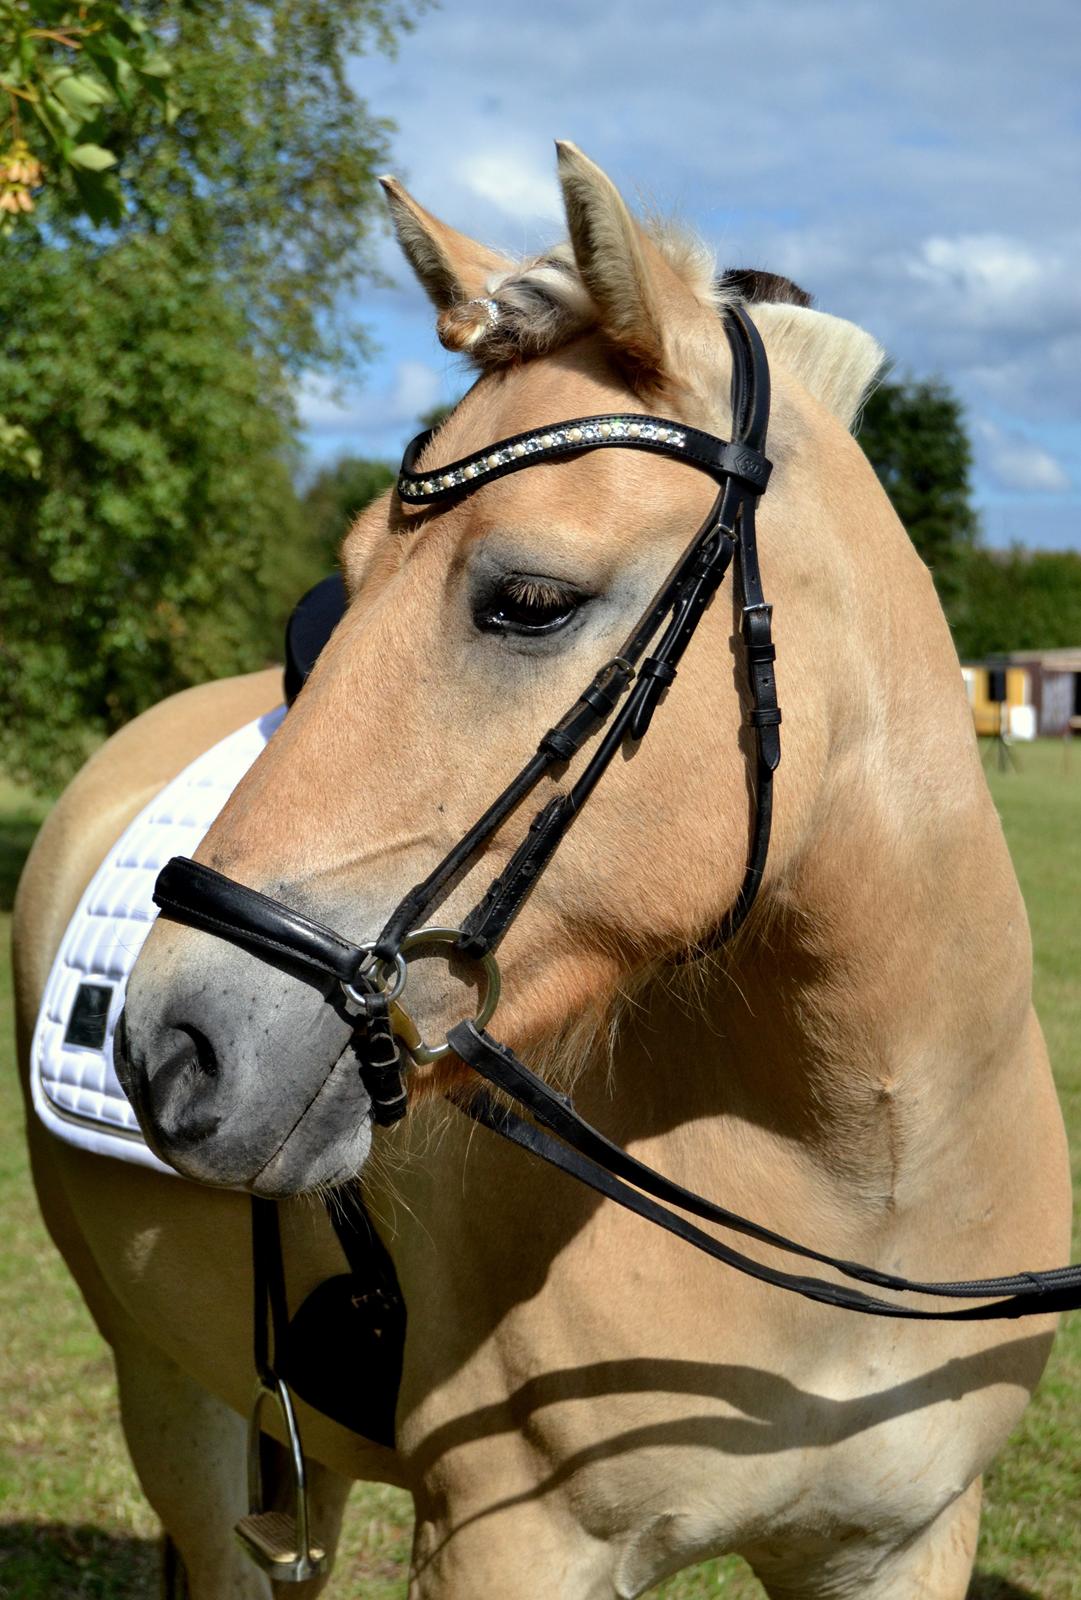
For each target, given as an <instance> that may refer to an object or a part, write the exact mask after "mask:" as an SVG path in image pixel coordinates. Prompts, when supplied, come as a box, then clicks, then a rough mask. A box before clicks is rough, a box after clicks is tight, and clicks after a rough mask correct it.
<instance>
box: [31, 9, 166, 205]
mask: <svg viewBox="0 0 1081 1600" xmlns="http://www.w3.org/2000/svg"><path fill="white" fill-rule="evenodd" d="M170 73H171V67H170V63H169V60H168V57H167V56H166V55H165V53H164V51H163V50H162V48H161V43H160V40H159V38H158V37H157V36H156V35H155V33H154V32H153V31H152V30H150V29H149V28H148V27H147V25H146V23H145V21H144V20H143V18H142V17H141V16H140V15H139V14H138V12H137V11H135V10H132V9H130V8H125V7H123V6H121V5H119V4H117V3H116V0H34V3H33V4H32V5H31V4H30V3H29V0H0V235H2V234H3V233H5V232H6V233H10V232H11V231H12V229H13V228H14V226H15V224H16V223H17V222H23V223H24V225H25V222H26V219H27V217H29V215H30V214H31V213H32V212H33V211H34V210H35V207H36V204H37V202H36V199H35V196H36V195H39V194H40V192H41V190H42V187H43V186H44V185H46V184H48V185H50V186H51V188H50V200H51V201H52V202H53V203H52V206H51V207H50V209H51V210H52V211H53V212H56V211H58V210H63V209H66V210H69V211H74V212H76V213H84V214H85V215H86V216H88V217H89V218H90V219H91V220H92V221H94V222H113V223H116V222H119V221H120V219H121V217H122V216H123V214H124V203H123V200H122V198H121V194H120V189H119V187H118V185H117V182H116V175H115V173H114V171H113V170H112V169H113V168H115V166H116V155H115V153H114V152H113V150H112V149H110V148H109V143H110V142H111V136H112V135H113V134H114V133H115V131H116V129H117V127H118V126H119V124H120V123H121V122H122V121H123V120H124V119H127V118H129V117H130V116H131V114H132V113H133V111H134V110H135V108H136V107H137V106H138V105H139V103H140V101H144V102H146V103H148V104H149V105H151V106H153V107H155V108H156V109H157V112H158V114H159V115H161V116H163V117H164V118H165V120H168V119H169V118H170V117H171V116H172V114H173V113H174V112H175V110H176V102H175V100H174V99H173V97H172V96H171V94H170V86H169V77H170Z"/></svg>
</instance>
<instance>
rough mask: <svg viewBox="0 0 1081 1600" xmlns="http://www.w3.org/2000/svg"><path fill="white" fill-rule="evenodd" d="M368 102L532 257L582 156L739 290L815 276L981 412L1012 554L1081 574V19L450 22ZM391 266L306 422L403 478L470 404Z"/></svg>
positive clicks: (783, 1)
mask: <svg viewBox="0 0 1081 1600" xmlns="http://www.w3.org/2000/svg"><path fill="white" fill-rule="evenodd" d="M352 76H353V81H354V83H355V85H356V87H357V88H358V89H359V91H360V92H361V93H362V94H363V95H364V96H365V98H366V99H367V100H368V102H369V105H370V108H371V110H372V111H373V112H374V113H376V114H378V115H381V116H389V117H391V118H393V119H394V121H395V122H396V123H397V126H398V132H397V133H396V134H395V135H394V136H393V140H392V147H393V150H394V160H393V163H392V168H393V170H394V171H395V172H396V173H397V174H398V175H399V176H400V177H402V178H403V180H404V181H405V182H406V183H407V184H408V185H409V187H410V188H411V189H412V190H413V192H414V193H415V194H416V195H417V197H418V199H420V200H421V201H422V203H423V204H425V205H427V206H428V207H429V208H430V209H431V210H433V211H435V212H437V213H438V214H440V215H442V216H443V217H445V218H446V220H447V221H449V222H451V223H452V224H453V225H454V226H455V227H457V228H460V229H462V230H463V231H465V232H467V233H470V234H473V235H474V236H476V237H478V238H481V239H483V240H485V241H486V242H488V243H490V244H493V245H496V246H498V247H499V248H501V249H502V250H504V251H506V252H507V253H509V254H519V253H524V252H526V251H529V250H533V249H539V248H541V247H542V246H544V245H546V244H550V243H552V242H553V241H554V240H555V239H556V238H559V237H562V234H563V231H564V230H563V228H562V223H561V213H560V208H559V201H558V191H557V188H556V184H555V176H554V174H555V155H554V150H553V144H552V141H553V140H554V139H556V138H570V139H573V140H574V141H575V142H576V143H578V144H579V145H581V146H582V148H583V149H584V150H585V151H586V152H587V154H589V155H590V156H592V157H593V159H594V160H595V161H598V162H599V163H600V164H601V165H602V166H603V167H604V168H605V169H606V170H607V171H608V172H609V173H610V174H611V176H612V177H613V178H614V180H615V181H616V183H618V184H619V186H620V188H621V189H622V190H623V193H624V194H625V195H626V196H627V198H628V199H629V200H631V202H632V203H635V202H636V201H637V202H641V203H644V204H648V205H651V206H654V207H657V208H660V209H662V210H664V211H667V212H674V213H676V214H677V215H678V216H680V217H681V218H682V219H683V220H685V221H686V222H688V223H690V224H691V225H692V226H693V227H695V228H696V229H697V230H698V231H699V232H700V233H701V234H702V235H703V236H704V237H705V238H706V239H707V240H708V241H709V242H710V244H711V245H712V246H713V247H714V248H715V249H716V252H717V257H718V261H719V264H720V265H721V266H747V265H756V266H766V267H770V268H772V269H774V270H775V271H781V272H786V273H788V274H790V275H791V276H792V277H794V278H796V279H797V280H798V281H799V282H801V283H802V284H803V285H804V287H805V288H807V289H809V290H811V292H812V293H813V294H814V295H815V296H816V298H817V301H818V304H819V305H820V306H821V307H822V308H823V310H826V311H832V312H835V313H837V314H838V315H840V316H845V317H850V318H851V319H852V320H853V321H856V322H859V323H861V324H862V325H863V326H864V327H867V328H869V329H870V330H871V331H872V332H873V333H874V334H876V335H877V337H878V338H879V339H880V340H881V341H882V343H883V344H884V345H885V346H886V348H887V350H888V351H889V353H890V355H891V356H892V357H893V359H894V361H895V363H896V365H897V368H898V370H899V371H900V372H901V373H903V374H912V375H914V376H918V377H925V376H941V377H943V378H945V379H946V381H947V382H948V383H949V384H950V385H951V386H952V387H953V388H954V389H955V391H956V392H957V393H958V394H959V395H960V397H961V399H962V400H963V402H964V405H965V408H966V412H967V418H968V424H969V429H970V433H971V436H972V441H973V446H974V449H975V452H976V473H975V492H976V500H977V503H978V506H979V509H980V512H981V516H982V520H983V526H984V531H985V536H986V538H987V540H988V541H989V542H990V543H992V544H1006V543H1009V542H1011V541H1012V540H1015V539H1016V540H1020V541H1022V542H1024V543H1028V544H1038V545H1042V546H1045V547H1057V548H1075V549H1081V381H1079V380H1081V182H1079V179H1081V171H1079V168H1081V159H1079V158H1081V9H1079V7H1078V4H1077V0H1010V3H1009V4H1002V3H996V0H979V3H977V0H939V3H937V4H929V3H926V0H894V3H892V4H891V3H889V0H827V3H823V0H738V3H735V0H671V3H670V4H669V5H667V6H662V5H659V4H646V3H644V0H620V3H618V4H616V3H613V0H593V3H592V4H590V5H588V6H586V5H584V4H581V3H579V4H573V3H570V0H550V3H548V4H546V5H544V6H538V5H529V6H525V5H514V4H512V5H510V6H504V7H500V8H495V7H493V6H491V5H490V4H488V5H481V4H479V3H478V0H444V3H443V4H442V5H441V6H439V7H438V8H435V9H431V10H429V11H427V12H426V13H424V14H423V15H422V16H421V17H420V19H419V23H418V26H417V29H416V31H415V33H413V34H412V35H409V36H407V37H406V38H405V39H404V40H403V42H402V45H401V48H400V51H399V54H398V56H397V59H396V60H388V59H386V58H384V57H380V56H371V57H364V58H358V59H357V60H356V61H355V62H354V64H353V68H352ZM379 260H380V264H381V265H382V266H383V267H384V269H385V270H386V271H387V272H388V273H390V274H391V276H392V278H393V280H394V281H393V285H392V286H391V287H388V288H381V289H375V288H366V289H365V290H364V291H363V292H362V293H360V294H359V295H358V296H357V298H356V303H355V309H356V311H357V313H358V315H359V317H360V318H361V320H362V321H363V322H364V323H365V325H366V326H367V327H368V329H369V330H370V332H371V334H372V336H373V338H374V340H375V341H376V344H377V346H378V351H377V354H376V358H375V360H374V361H373V362H372V363H371V365H370V366H369V367H368V368H367V369H366V372H365V378H364V383H363V386H358V387H357V388H347V389H346V390H345V391H344V392H342V393H341V395H340V396H339V397H338V398H337V399H335V398H333V397H332V396H331V395H329V394H328V393H327V392H326V391H325V389H324V388H323V386H322V385H321V384H320V383H319V382H317V381H313V382H311V383H309V384H308V385H306V387H305V391H304V393H303V395H302V417H303V420H304V424H305V434H306V439H307V441H308V445H309V448H310V451H311V453H312V456H313V458H315V459H325V458H327V457H329V456H333V455H336V454H338V453H344V452H349V453H351V454H359V455H379V456H386V457H396V456H397V455H398V454H399V453H400V450H401V447H402V445H403V443H404V442H405V440H406V439H407V438H408V437H409V436H410V435H411V434H412V433H413V432H414V431H415V419H416V417H417V414H418V412H420V411H422V410H425V409H426V408H428V407H429V406H431V405H433V404H435V403H436V402H437V401H439V400H443V399H447V400H450V399H454V398H456V397H457V396H458V395H459V394H460V393H462V391H463V390H464V388H465V387H466V385H467V382H468V377H467V374H466V373H465V371H464V369H463V368H462V366H461V365H460V363H459V362H458V360H456V359H455V358H453V357H451V356H448V355H447V354H446V353H445V352H444V351H443V350H442V349H441V348H440V346H439V344H438V343H437V341H436V339H435V336H434V333H433V331H432V315H431V312H430V309H429V307H428V303H427V301H426V299H425V297H424V295H423V293H422V292H421V291H420V289H419V288H417V287H416V285H415V284H414V282H413V281H412V279H411V276H410V274H409V272H408V269H407V268H406V267H405V265H404V262H403V261H402V260H401V257H400V256H399V255H398V253H397V250H396V247H395V246H394V245H393V244H392V242H391V241H390V240H389V239H387V240H385V241H384V242H383V244H382V245H381V246H380V248H379Z"/></svg>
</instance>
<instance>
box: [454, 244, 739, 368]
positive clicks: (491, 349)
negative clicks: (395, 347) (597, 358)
mask: <svg viewBox="0 0 1081 1600" xmlns="http://www.w3.org/2000/svg"><path fill="white" fill-rule="evenodd" d="M646 228H647V232H648V233H649V235H650V237H651V239H652V240H653V243H654V244H655V245H656V246H657V248H658V250H659V251H660V252H661V254H662V255H663V256H664V258H665V260H666V261H667V262H668V265H669V266H670V267H671V268H672V270H673V272H674V273H675V274H676V275H677V277H678V278H679V279H680V280H681V282H682V283H684V284H685V285H686V286H687V287H688V288H689V289H690V290H691V292H692V293H693V294H694V295H695V297H696V298H697V299H698V300H699V301H700V302H701V304H703V305H705V306H707V307H709V308H711V309H713V310H717V311H719V310H720V309H721V307H722V306H724V305H727V304H730V303H732V302H733V301H734V300H737V299H739V298H740V296H739V293H738V291H737V290H736V289H735V288H733V287H731V286H729V285H727V284H726V283H725V282H724V281H723V280H722V279H718V277H717V275H716V263H715V261H714V257H713V253H712V252H711V250H710V249H709V247H708V245H706V244H705V242H704V241H703V240H702V239H700V238H699V237H698V236H697V235H696V234H694V233H692V232H691V231H690V230H688V229H685V228H682V227H680V226H678V225H677V224H676V223H673V222H671V221H668V220H663V219H653V220H652V221H650V222H649V223H647V225H646ZM596 323H597V311H596V307H595V306H594V304H593V301H592V299H591V297H590V294H589V291H588V290H587V288H586V286H585V284H584V283H583V282H582V279H581V277H580V275H579V272H578V268H577V266H576V265H575V260H574V252H573V250H572V249H571V246H570V244H569V243H563V244H558V245H556V246H555V247H554V248H553V249H551V250H546V251H545V252H544V254H543V255H539V256H534V257H532V258H531V259H529V260H527V261H524V262H522V263H521V264H520V265H519V266H516V267H514V268H512V269H511V270H510V271H509V272H504V273H497V274H495V275H493V276H492V277H491V278H490V279H489V280H488V283H487V284H486V286H485V298H483V299H477V300H470V301H468V302H466V303H465V304H462V305H457V306H451V307H450V309H449V310H447V311H444V312H443V314H442V316H441V317H440V318H439V322H438V325H437V331H438V334H439V338H440V340H441V342H442V343H443V344H444V345H445V346H446V348H447V349H448V350H456V351H461V352H462V353H463V354H465V355H468V356H469V358H470V360H472V361H475V362H476V363H477V365H478V366H480V367H482V368H487V367H496V366H505V365H507V364H508V363H509V362H514V361H522V360H527V359H529V358H530V357H533V356H540V355H547V354H548V353H550V352H551V351H552V350H557V349H559V348H560V346H562V345H565V344H568V343H569V342H570V341H571V340H572V339H576V338H578V337H579V336H580V335H581V334H584V333H586V332H588V331H589V329H590V328H592V327H595V326H596Z"/></svg>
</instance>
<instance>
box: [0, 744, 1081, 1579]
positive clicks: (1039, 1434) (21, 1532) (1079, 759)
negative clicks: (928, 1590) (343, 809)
mask: <svg viewBox="0 0 1081 1600" xmlns="http://www.w3.org/2000/svg"><path fill="white" fill-rule="evenodd" d="M1018 760H1019V763H1020V771H1018V772H1016V773H1014V772H1007V773H999V772H997V771H994V772H992V773H991V782H992V788H993V790H994V793H995V797H996V800H997V802H998V805H999V809H1000V811H1001V814H1002V819H1003V823H1004V825H1005V828H1006V833H1007V836H1008V838H1009V840H1010V845H1011V848H1012V850H1013V853H1014V860H1015V861H1016V863H1017V870H1018V872H1019V874H1020V878H1021V883H1022V887H1023V888H1024V891H1025V896H1026V899H1027V901H1028V905H1029V912H1030V915H1031V918H1032V926H1033V934H1034V939H1035V946H1036V996H1037V1003H1038V1006H1039V1010H1040V1015H1041V1017H1042V1019H1043V1025H1044V1028H1045V1030H1046V1033H1047V1038H1048V1044H1049V1046H1050V1049H1051V1057H1052V1060H1053V1062H1054V1064H1055V1070H1056V1075H1057V1078H1058V1082H1059V1087H1060V1090H1061V1094H1062V1101H1063V1106H1064V1108H1065V1112H1066V1117H1067V1121H1068V1123H1069V1126H1070V1130H1071V1136H1072V1147H1073V1152H1074V1179H1075V1191H1076V1194H1077V1197H1078V1202H1079V1209H1081V748H1077V749H1075V750H1073V751H1072V752H1071V754H1070V758H1069V759H1067V756H1066V754H1065V752H1064V751H1063V748H1062V746H1061V745H1059V744H1057V743H1051V742H1047V743H1042V744H1039V745H1036V746H1031V747H1027V748H1026V747H1022V748H1021V749H1020V750H1019V752H1018ZM39 819H40V808H38V807H37V806H36V805H35V804H34V803H33V802H32V801H31V800H29V799H28V798H27V797H26V796H25V795H23V794H21V793H20V792H19V791H17V790H15V789H13V788H12V787H10V786H7V787H5V786H3V785H2V784H0V922H2V923H3V929H2V932H3V936H4V939H5V943H6V935H7V922H8V920H9V919H8V913H9V911H10V906H11V895H12V892H13V889H14V883H15V879H16V877H17V874H18V868H19V865H20V863H21V861H22V858H23V856H24V855H25V852H26V850H27V849H28V847H29V844H30V840H31V839H32V837H33V832H34V828H35V826H36V824H37V822H38V820H39ZM0 968H2V970H0V1112H2V1123H0V1126H2V1129H3V1131H2V1133H0V1215H2V1216H3V1218H4V1221H5V1231H4V1234H3V1240H2V1244H0V1330H2V1335H0V1397H2V1407H0V1600H46V1597H48V1600H76V1597H78V1600H144V1597H145V1600H149V1597H151V1596H154V1595H156V1593H157V1587H156V1584H157V1577H156V1574H157V1552H156V1537H157V1529H156V1526H155V1522H154V1518H153V1517H152V1515H151V1514H150V1512H149V1509H148V1508H147V1506H146V1504H145V1502H144V1501H143V1500H142V1497H141V1495H140V1493H139V1490H138V1488H137V1486H136V1484H135V1480H134V1477H133V1474H132V1471H131V1468H130V1466H129V1465H128V1460H127V1456H126V1454H125V1453H124V1448H123V1442H122V1439H121V1435H120V1430H119V1427H118V1425H117V1422H116V1418H115V1414H114V1394H113V1383H112V1367H111V1363H110V1361H109V1357H108V1354H107V1351H106V1349H105V1347H104V1345H103V1344H102V1342H101V1340H100V1339H99V1338H98V1337H97V1335H96V1333H95V1332H94V1330H93V1328H92V1326H91V1324H90V1320H89V1317H88V1316H87V1313H86V1311H85V1309H84V1307H83V1305H82V1301H81V1300H80V1299H79V1296H78V1294H77V1293H76V1291H75V1289H74V1286H73V1285H72V1284H71V1282H70V1280H69V1279H68V1277H67V1275H66V1273H65V1271H64V1269H63V1267H62V1266H61V1264H60V1261H59V1259H58V1258H57V1257H56V1256H55V1254H54V1252H53V1250H52V1247H51V1246H50V1244H49V1242H48V1240H47V1238H46V1236H45V1233H44V1229H43V1228H42V1225H41V1222H40V1220H39V1218H38V1215H37V1210H36V1207H35V1203H34V1199H33V1194H32V1191H31V1188H30V1183H29V1179H28V1177H27V1173H26V1161H25V1156H24V1151H23V1144H22V1140H21V1138H20V1137H19V1133H18V1127H19V1117H20V1115H21V1112H20V1110H19V1108H18V1093H17V1088H16V1085H15V1075H14V1068H13V1065H12V1063H11V1061H10V1054H11V1044H10V1038H11V1026H10V1021H9V1013H10V1006H11V995H10V980H9V977H8V974H7V968H6V963H2V964H0ZM1079 1257H1081V1240H1079V1241H1078V1242H1077V1243H1076V1244H1075V1251H1074V1259H1075V1260H1076V1259H1078V1258H1079ZM408 1548H409V1504H408V1501H407V1499H406V1497H405V1496H404V1495H402V1494H400V1493H398V1492H397V1491H394V1490H391V1489H385V1488H379V1487H371V1488H368V1487H364V1488H358V1489H357V1490H356V1492H355V1495H354V1498H353V1501H352V1505H351V1509H350V1516H349V1521H348V1526H347V1530H346V1537H345V1541H344V1547H343V1550H342V1553H341V1556H340V1558H339V1564H338V1569H337V1572H336V1575H335V1579H334V1582H333V1583H332V1584H331V1586H330V1591H329V1592H330V1595H331V1596H333V1597H334V1600H347V1597H348V1600H359V1597H360V1596H363V1597H364V1600H401V1596H403V1595H404V1593H405V1583H404V1576H403V1575H404V1571H405V1563H406V1560H407V1555H408ZM659 1594H660V1595H662V1596H664V1597H665V1600H706V1597H708V1596H723V1597H725V1600H752V1597H754V1596H758V1597H761V1595H762V1591H761V1589H760V1588H759V1586H758V1585H757V1583H756V1582H755V1581H754V1579H753V1578H752V1577H751V1576H750V1574H749V1572H748V1570H747V1568H746V1567H745V1566H744V1565H743V1564H742V1563H741V1562H739V1561H737V1560H730V1561H722V1562H710V1563H708V1564H707V1565H706V1566H703V1567H699V1568H696V1569H695V1570H694V1571H692V1572H686V1573H683V1574H681V1575H680V1576H679V1577H677V1578H674V1579H673V1580H671V1582H669V1583H667V1584H666V1585H665V1586H664V1587H663V1588H662V1589H661V1590H660V1591H659ZM975 1597H979V1600H1081V1315H1076V1316H1074V1317H1072V1318H1071V1319H1068V1321H1067V1325H1066V1326H1065V1328H1064V1330H1063V1332H1062V1334H1061V1335H1060V1337H1059V1340H1058V1342H1057V1344H1056V1347H1055V1353H1054V1356H1053V1358H1052V1361H1051V1365H1050V1367H1049V1368H1048V1372H1047V1375H1046V1377H1045V1379H1044V1382H1043V1385H1042V1388H1041V1390H1040V1393H1039V1395H1038V1397H1037V1399H1036V1401H1035V1403H1034V1404H1033V1405H1032V1406H1031V1407H1030V1409H1029V1411H1028V1412H1027V1414H1026V1416H1025V1419H1024V1421H1023V1423H1022V1425H1021V1427H1020V1428H1019V1429H1018V1432H1017V1434H1016V1436H1015V1438H1014V1439H1013V1441H1012V1443H1011V1444H1010V1446H1009V1448H1008V1449H1007V1450H1006V1451H1005V1453H1004V1454H1003V1456H1002V1457H1001V1459H1000V1461H999V1463H998V1464H997V1466H996V1467H995V1468H994V1470H993V1471H992V1473H991V1474H990V1478H989V1481H988V1485H987V1494H986V1510H985V1515H984V1522H983V1532H982V1537H981V1541H980V1552H979V1558H978V1563H977V1578H976V1580H975V1583H974V1585H973V1589H972V1600H975Z"/></svg>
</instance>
